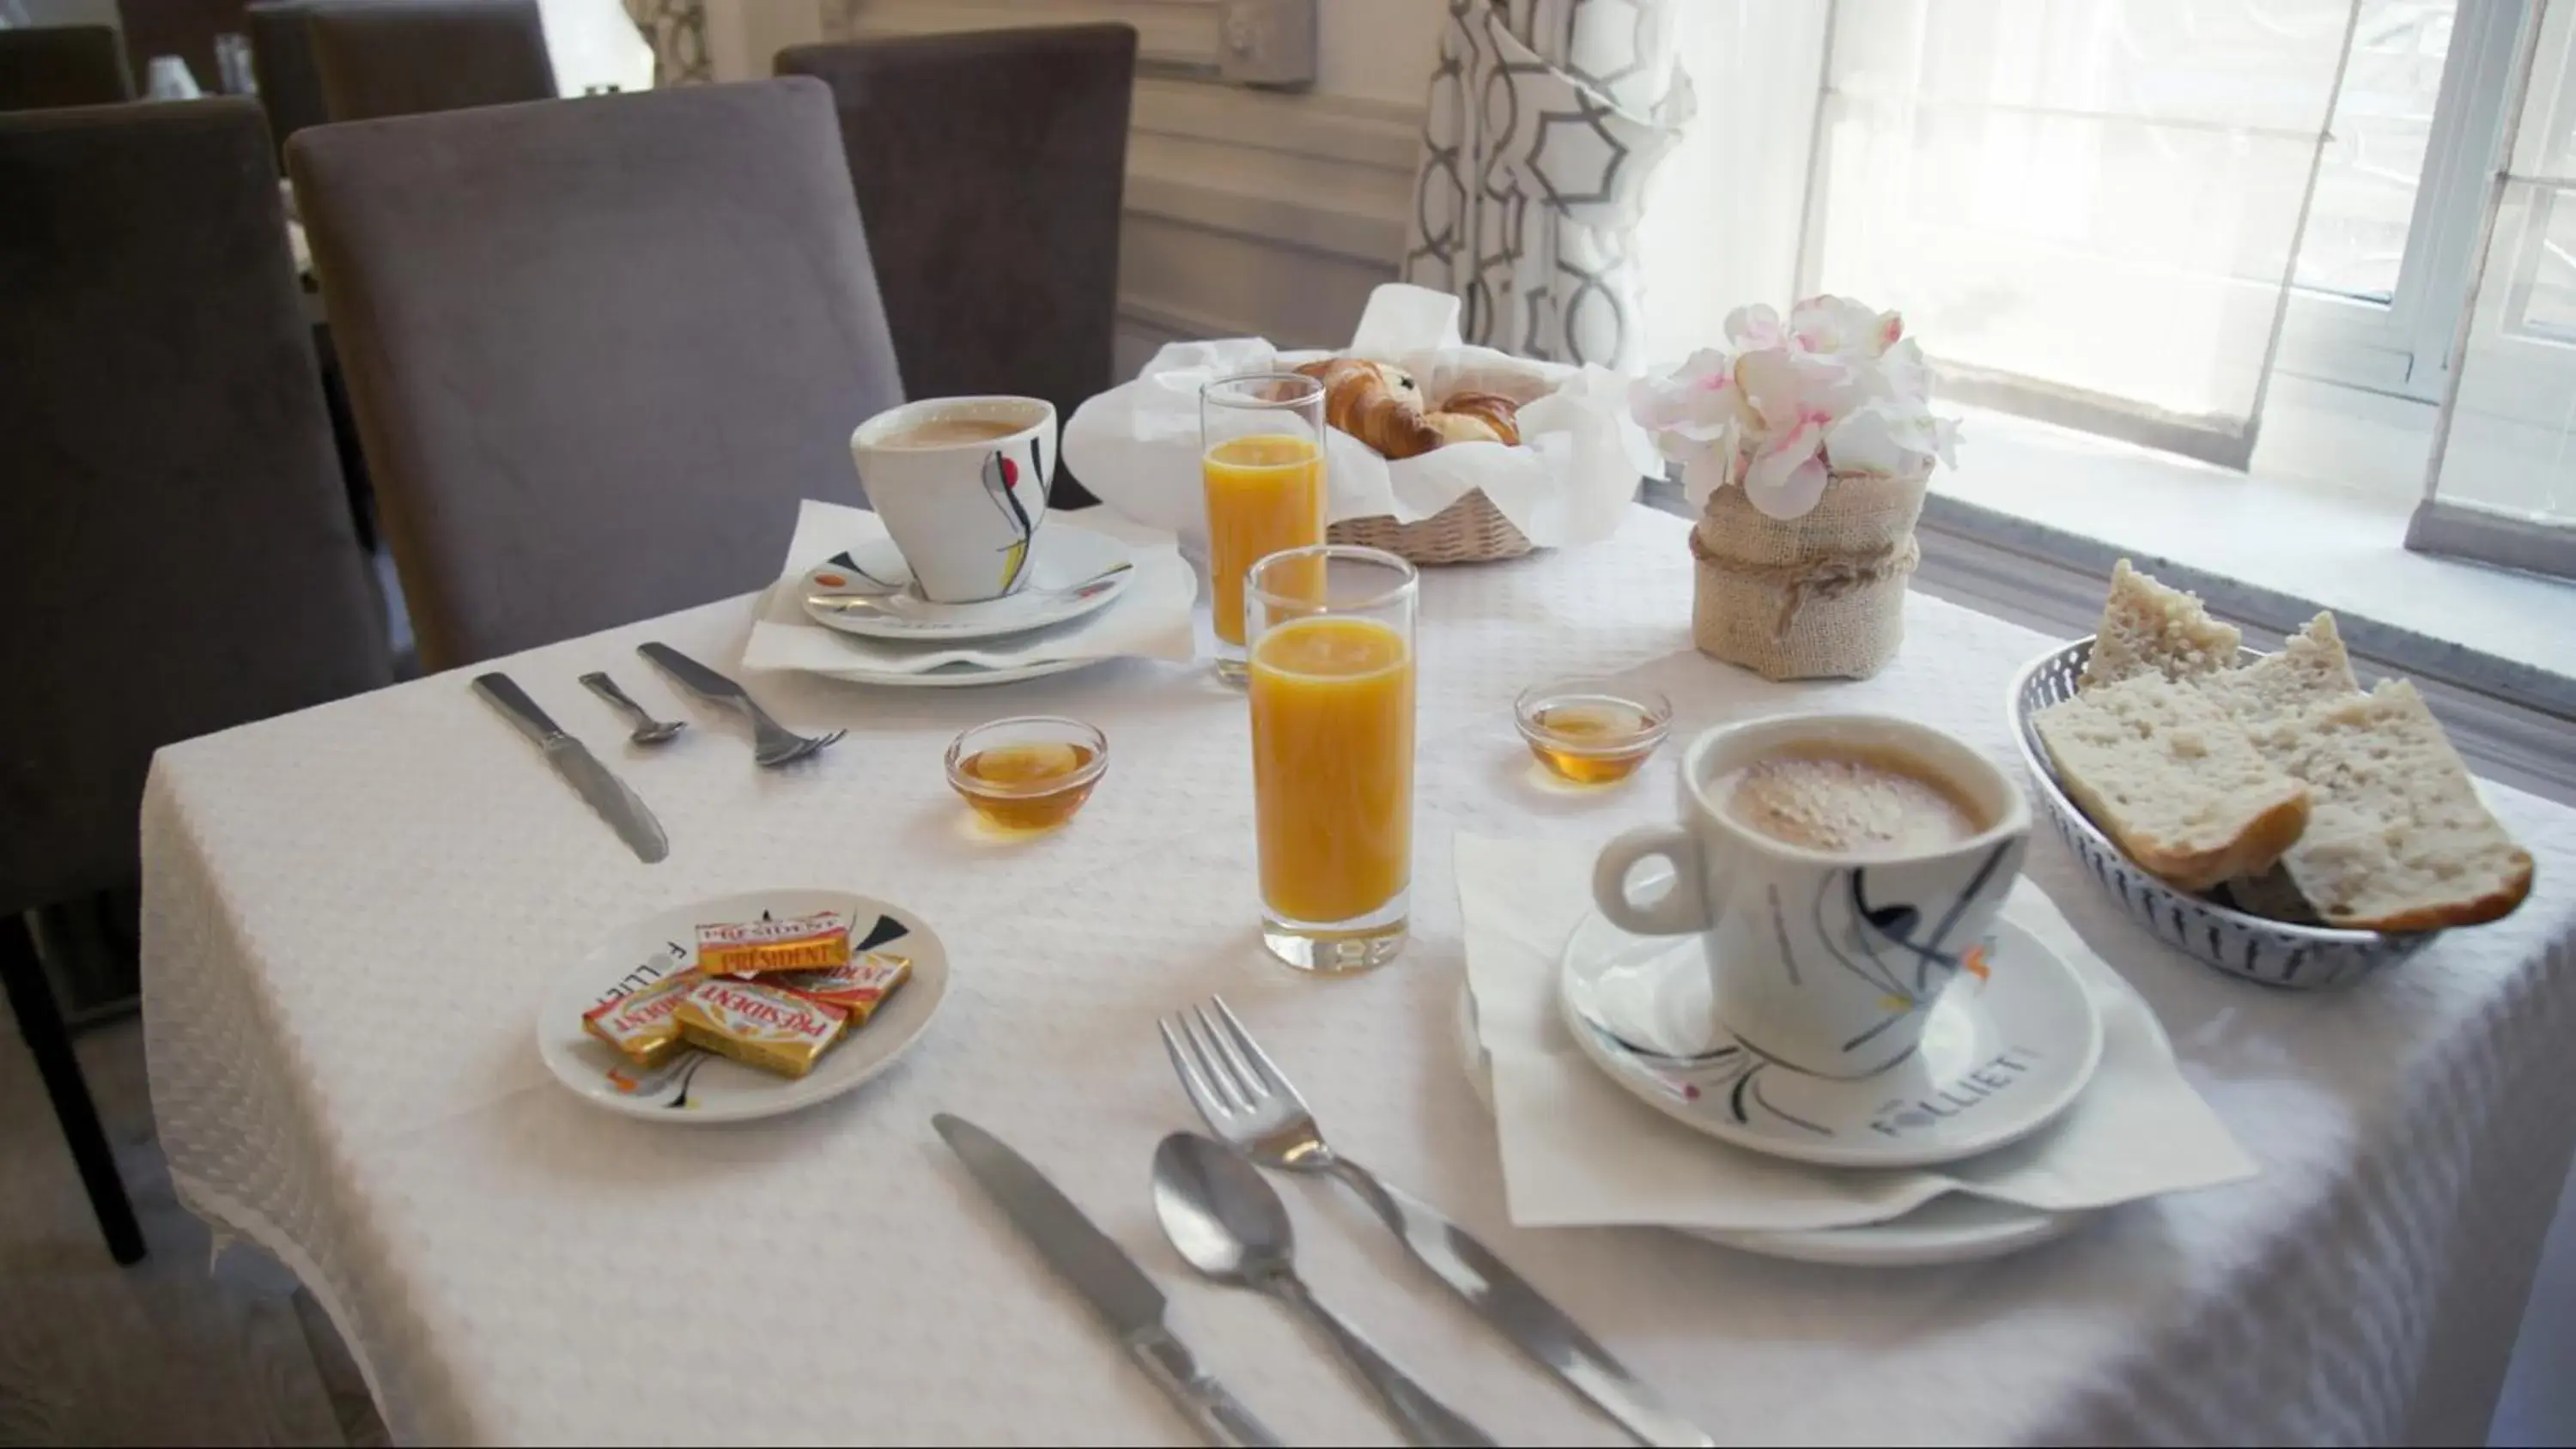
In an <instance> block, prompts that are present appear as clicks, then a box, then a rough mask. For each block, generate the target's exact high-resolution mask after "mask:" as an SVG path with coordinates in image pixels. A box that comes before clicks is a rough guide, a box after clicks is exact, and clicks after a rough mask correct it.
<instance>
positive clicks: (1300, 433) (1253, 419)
mask: <svg viewBox="0 0 2576 1449" xmlns="http://www.w3.org/2000/svg"><path fill="white" fill-rule="evenodd" d="M1199 446H1200V449H1201V452H1200V458H1199V473H1200V476H1201V479H1202V480H1203V481H1204V482H1205V483H1206V485H1207V515H1208V584H1209V586H1210V587H1209V592H1210V594H1211V596H1212V602H1211V605H1210V607H1211V608H1212V609H1213V611H1214V614H1215V623H1216V638H1217V655H1216V671H1217V673H1218V674H1219V675H1220V676H1222V677H1223V678H1225V679H1227V680H1230V681H1232V682H1234V683H1237V684H1240V683H1242V682H1243V677H1244V672H1243V657H1244V652H1243V651H1244V642H1245V641H1244V629H1243V576H1244V575H1245V574H1247V573H1249V572H1251V570H1252V566H1253V565H1254V564H1256V563H1259V562H1260V561H1261V560H1262V559H1263V558H1265V557H1267V556H1269V555H1271V554H1274V553H1277V552H1279V551H1280V550H1281V549H1289V548H1302V547H1304V546H1306V545H1308V544H1315V543H1322V542H1323V541H1324V515H1325V499H1326V494H1325V481H1324V385H1323V384H1322V383H1320V382H1317V381H1316V380H1315V379H1313V378H1311V377H1307V376H1304V375H1302V374H1300V373H1294V372H1251V373H1241V374H1238V375H1236V376H1233V377H1221V378H1218V379H1217V380H1216V381H1214V382H1211V383H1209V384H1208V385H1207V386H1206V387H1203V388H1201V389H1200V390H1199Z"/></svg>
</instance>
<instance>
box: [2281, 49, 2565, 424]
mask: <svg viewBox="0 0 2576 1449" xmlns="http://www.w3.org/2000/svg"><path fill="white" fill-rule="evenodd" d="M2529 4H2530V0H2466V3H2463V4H2462V5H2461V6H2460V7H2459V10H2458V12H2457V15H2456V17H2455V18H2454V20H2453V21H2452V31H2451V45H2450V50H2449V52H2448V53H2447V54H2446V55H2445V57H2444V59H2443V63H2442V85H2441V89H2440V91H2439V92H2438V94H2437V96H2436V98H2435V100H2434V105H2433V126H2432V131H2431V133H2430V134H2429V135H2428V136H2427V137H2426V138H2425V147H2424V172H2423V176H2422V178H2421V179H2420V180H2419V181H2418V183H2417V185H2416V188H2415V209H2414V213H2413V215H2412V217H2411V219H2410V220H2409V222H2408V226H2407V233H2406V255H2405V257H2404V259H2403V260H2402V261H2401V262H2400V263H2399V265H2398V275H2397V285H2396V287H2395V288H2394V290H2393V291H2392V293H2391V294H2390V297H2389V300H2388V301H2386V302H2373V301H2369V300H2367V299H2365V298H2360V297H2347V296H2340V295H2337V294H2335V293H2331V292H2325V291H2320V290H2317V289H2314V288H2309V287H2302V286H2298V285H2297V284H2295V283H2293V285H2292V286H2291V289H2290V296H2289V307H2288V312H2287V315H2286V316H2285V317H2284V318H2283V319H2282V328H2281V344H2280V352H2279V354H2278V356H2277V358H2276V360H2275V363H2274V365H2275V366H2276V367H2277V368H2278V369H2279V370H2280V371H2283V372H2288V373H2292V374H2295V375H2297V376H2301V377H2305V378H2310V379H2313V380H2315V381H2318V382H2324V383H2331V384H2336V385H2339V386H2344V387H2353V388H2359V389H2362V390H2363V391H2366V392H2377V393H2386V394H2389V395H2391V396H2395V397H2402V398H2410V399H2413V400H2414V401H2417V402H2422V403H2429V404H2435V405H2438V404H2439V403H2440V402H2441V401H2442V397H2443V394H2444V392H2445V391H2446V389H2447V387H2448V385H2449V374H2450V367H2451V358H2452V350H2453V348H2454V347H2455V346H2456V344H2457V340H2458V338H2459V336H2460V321H2461V316H2462V312H2463V309H2464V308H2465V307H2466V306H2467V303H2468V292H2469V282H2470V279H2471V277H2472V275H2473V274H2474V272H2475V270H2476V267H2477V251H2478V242H2479V230H2480V227H2481V224H2482V221H2483V217H2484V213H2485V209H2486V204H2487V197H2488V189H2489V182H2490V180H2491V179H2492V176H2493V169H2494V157H2495V155H2496V148H2497V147H2498V146H2500V145H2502V144H2503V127H2504V113H2505V110H2506V102H2507V100H2508V92H2507V87H2508V83H2509V82H2510V81H2511V79H2512V76H2513V66H2514V52H2515V43H2516V40H2517V38H2518V36H2519V35H2520V34H2521V30H2522V23H2523V17H2524V14H2525V12H2526V11H2527V9H2528V8H2529Z"/></svg>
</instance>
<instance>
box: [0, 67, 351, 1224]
mask: <svg viewBox="0 0 2576 1449" xmlns="http://www.w3.org/2000/svg"><path fill="white" fill-rule="evenodd" d="M0 196H5V197H7V198H9V201H8V204H7V205H5V206H0V296H6V297H9V298H11V299H13V301H12V302H11V304H10V305H7V306H0V377H5V378H6V379H8V382H7V384H6V385H5V386H0V438H6V439H8V440H9V442H8V446H6V447H0V618H5V619H6V620H8V625H7V627H6V628H5V629H0V679H5V680H7V681H8V688H9V691H10V695H11V697H12V698H13V699H14V700H15V701H17V704H16V706H15V707H13V708H10V709H6V710H0V820H5V821H6V822H7V826H6V828H5V829H0V981H5V984H6V985H7V988H8V994H9V1002H10V1006H11V1008H12V1009H13V1010H14V1011H15V1012H16V1014H17V1018H18V1027H19V1030H20V1032H21V1033H23V1034H24V1035H25V1036H26V1038H27V1042H28V1045H29V1047H30V1048H31V1049H33V1050H34V1052H35V1054H36V1059H37V1062H38V1065H39V1066H40V1067H42V1068H43V1072H44V1077H45V1085H46V1087H47V1089H48V1091H49V1092H50V1093H51V1094H52V1096H53V1099H54V1105H55V1108H56V1111H57V1113H58V1114H59V1115H60V1116H61V1118H62V1122H63V1130H64V1133H65V1135H66V1136H67V1137H69V1138H70V1139H71V1144H72V1151H73V1156H74V1157H75V1159H76V1160H77V1161H78V1163H79V1165H80V1168H81V1174H82V1177H83V1179H84V1180H85V1181H86V1183H87V1184H88V1187H89V1190H90V1196H91V1201H92V1203H93V1205H95V1206H96V1207H97V1209H98V1214H99V1222H100V1225H101V1226H102V1227H103V1228H104V1229H105V1230H106V1233H107V1237H108V1242H109V1246H110V1248H111V1250H112V1251H113V1252H114V1253H115V1254H116V1256H117V1258H118V1260H119V1261H121V1262H131V1261H133V1260H134V1259H135V1258H137V1257H140V1256H141V1255H142V1252H143V1243H142V1238H141V1236H140V1234H139V1233H138V1232H137V1230H136V1227H135V1223H134V1216H133V1213H132V1211H131V1209H130V1208H129V1207H128V1205H127V1203H126V1200H125V1195H124V1190H123V1188H122V1186H121V1184H120V1183H119V1181H118V1178H117V1175H116V1167H115V1161H114V1159H113V1157H112V1156H110V1154H109V1152H108V1147H107V1142H106V1139H105V1137H104V1136H102V1135H101V1133H100V1131H99V1126H98V1119H97V1115H96V1114H95V1112H93V1111H92V1110H91V1106H90V1102H89V1096H88V1093H87V1091H86V1089H85V1088H84V1087H83V1086H82V1084H81V1079H80V1069H79V1067H78V1066H77V1065H76V1064H75V1063H74V1061H73V1059H72V1055H71V1045H70V1038H69V1036H68V1034H67V1033H66V1032H65V1030H64V1027H63V1022H62V1017H61V1015H60V1013H59V1012H58V1011H57V1010H56V1008H55V1003H54V999H53V994H52V992H51V990H50V989H49V988H48V986H47V984H46V982H45V979H44V976H43V974H42V972H41V971H40V970H39V969H38V967H37V964H36V960H35V956H34V951H33V944H32V942H31V941H30V940H29V938H28V935H27V932H26V931H25V929H24V927H23V924H22V914H23V913H24V912H26V911H28V910H30V909H33V908H36V907H40V906H49V905H54V904H59V903H62V902H66V901H69V900H71V899H73V898H74V897H77V896H80V895H82V894H84V893H86V892H90V891H94V890H98V889H101V888H103V887H108V886H112V885H115V884H117V883H119V882H122V881H125V880H128V879H130V878H131V877H132V876H133V875H134V874H135V871H136V868H137V859H136V850H137V846H136V839H137V830H136V825H135V821H136V810H137V807H138V805H139V803H140V801H141V800H142V797H143V780H144V774H145V771H146V769H147V767H148V766H149V765H150V763H151V760H152V753H153V751H154V750H156V749H158V748H160V747H161V746H162V745H165V744H168V743H170V742H172V741H174V740H182V739H187V738H189V737H191V736H194V735H201V734H206V733H209V732H211V731H214V730H220V729H226V728H229V727H231V726H233V725H237V724H241V723H243V722H245V721H248V720H255V719H260V718H263V717H265V716H268V715H274V714H280V713H283V712H285V711H288V710H294V709H301V708H303V707H305V706H307V705H312V704H318V703H320V702H322V701H324V700H328V699H334V698H337V697H339V696H342V695H346V694H353V693H356V692H357V691H360V690H364V689H371V688H374V687H376V686H377V685H381V684H384V683H386V682H387V681H388V680H390V679H391V677H392V666H391V663H390V661H389V660H388V659H387V657H386V646H385V635H384V619H383V613H382V604H381V602H380V601H379V600H378V599H377V598H376V596H375V593H374V589H373V587H372V585H371V583H370V581H369V579H368V577H367V573H366V567H365V561H364V556H363V555H362V554H360V553H359V551H358V547H357V544H356V542H355V540H354V539H353V538H352V537H351V534H350V524H349V510H348V506H347V504H346V502H345V501H344V500H343V498H342V497H341V492H340V477H339V471H338V468H337V467H336V465H335V464H334V463H333V461H332V455H331V439H330V434H329V432H328V431H327V429H326V428H325V426H324V424H323V419H322V395H321V390H320V387H319V385H318V384H317V382H316V380H315V377H314V370H313V352H312V343H311V341H310V339H309V337H308V336H307V334H306V329H305V322H304V313H303V307H302V303H301V301H300V299H299V296H298V294H297V291H296V285H295V277H294V272H293V267H292V264H291V263H290V262H289V260H288V257H287V250H286V222H285V217H284V215H283V213H282V212H281V210H280V209H279V205H278V195H277V184H276V173H275V172H274V171H273V170H272V169H271V167H270V161H269V153H268V132H267V129H266V127H265V125H264V124H263V123H262V120H261V117H260V112H259V107H258V106H257V105H255V104H254V103H252V102H250V101H248V100H214V101H191V102H179V103H173V104H168V105H149V106H100V107H85V108H81V109H77V110H58V111H28V112H23V113H20V114H16V115H10V116H0Z"/></svg>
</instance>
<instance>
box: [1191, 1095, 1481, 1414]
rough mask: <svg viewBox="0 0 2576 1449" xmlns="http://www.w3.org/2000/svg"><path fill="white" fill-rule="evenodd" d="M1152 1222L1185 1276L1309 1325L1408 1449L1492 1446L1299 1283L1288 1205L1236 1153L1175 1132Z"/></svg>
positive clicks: (1215, 1142) (1300, 1280) (1220, 1145)
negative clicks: (1295, 1314)
mask: <svg viewBox="0 0 2576 1449" xmlns="http://www.w3.org/2000/svg"><path fill="white" fill-rule="evenodd" d="M1154 1215H1155V1216H1157V1217H1159V1218H1161V1219H1162V1220H1163V1236H1165V1237H1167V1238H1170V1239H1171V1240H1172V1246H1173V1247H1175V1248H1177V1249H1179V1250H1180V1254H1181V1256H1182V1257H1184V1258H1186V1259H1188V1260H1189V1264H1190V1266H1191V1267H1193V1268H1196V1269H1198V1270H1199V1271H1200V1272H1201V1273H1204V1274H1206V1275H1207V1276H1208V1277H1210V1278H1212V1279H1215V1280H1216V1281H1217V1282H1219V1283H1230V1284H1232V1285H1234V1286H1235V1287H1238V1288H1254V1289H1258V1290H1260V1291H1261V1292H1264V1293H1267V1294H1269V1295H1270V1296H1271V1297H1273V1298H1276V1299H1278V1300H1279V1301H1280V1302H1282V1303H1285V1304H1287V1305H1289V1306H1290V1307H1292V1308H1295V1309H1296V1310H1297V1311H1299V1312H1301V1313H1303V1314H1305V1315H1306V1316H1307V1317H1308V1318H1309V1319H1312V1320H1313V1321H1314V1323H1315V1324H1316V1326H1317V1327H1319V1328H1321V1329H1323V1330H1324V1334H1325V1336H1326V1337H1328V1338H1330V1339H1331V1340H1332V1344H1333V1347H1334V1348H1335V1349H1338V1350H1339V1351H1340V1352H1341V1355H1342V1359H1343V1361H1344V1362H1346V1363H1348V1364H1349V1365H1350V1366H1351V1369H1352V1370H1353V1371H1354V1372H1355V1373H1357V1374H1358V1375H1359V1376H1360V1378H1361V1380H1362V1381H1363V1382H1365V1383H1366V1384H1367V1385H1368V1386H1369V1388H1370V1389H1371V1390H1372V1391H1374V1392H1375V1393H1376V1394H1377V1396H1378V1399H1379V1401H1380V1402H1382V1403H1383V1404H1385V1406H1386V1409H1387V1412H1388V1414H1390V1415H1391V1416H1393V1418H1394V1419H1395V1422H1396V1426H1397V1427H1398V1428H1401V1429H1402V1430H1403V1431H1404V1437H1405V1438H1406V1440H1407V1441H1409V1442H1411V1443H1415V1444H1470V1445H1486V1444H1491V1443H1493V1442H1494V1441H1493V1440H1492V1439H1491V1438H1489V1437H1488V1436H1487V1435H1486V1433H1485V1431H1484V1430H1482V1429H1479V1428H1477V1427H1476V1426H1475V1425H1474V1424H1471V1423H1469V1422H1468V1421H1467V1420H1466V1418H1465V1417H1463V1416H1462V1415H1460V1414H1459V1413H1458V1412H1457V1411H1456V1410H1455V1409H1452V1408H1450V1407H1449V1406H1448V1405H1446V1404H1443V1403H1441V1402H1440V1401H1439V1400H1438V1399H1435V1398H1433V1397H1431V1394H1430V1391H1429V1390H1427V1389H1425V1388H1423V1387H1422V1385H1420V1384H1417V1383H1415V1382H1414V1381H1413V1380H1412V1378H1411V1377H1410V1376H1408V1375H1407V1374H1406V1373H1405V1372H1404V1370H1402V1369H1400V1368H1397V1367H1396V1366H1395V1365H1394V1364H1392V1363H1390V1362H1388V1361H1387V1358H1386V1355H1384V1354H1382V1353H1379V1352H1378V1351H1377V1348H1376V1347H1375V1346H1374V1345H1372V1344H1371V1343H1370V1342H1369V1341H1368V1340H1367V1339H1366V1338H1363V1337H1361V1335H1360V1331H1359V1330H1358V1329H1356V1328H1353V1327H1351V1326H1350V1324H1348V1323H1346V1322H1344V1321H1343V1320H1342V1319H1341V1318H1340V1317H1339V1316H1338V1315H1336V1314H1335V1313H1334V1312H1333V1311H1332V1310H1331V1309H1328V1308H1326V1307H1325V1306H1324V1305H1323V1304H1321V1303H1318V1302H1316V1301H1315V1295H1314V1294H1313V1293H1312V1292H1311V1291H1309V1290H1308V1289H1307V1287H1306V1283H1305V1280H1304V1279H1301V1278H1299V1277H1298V1276H1297V1269H1296V1264H1295V1261H1294V1258H1295V1254H1296V1247H1297V1244H1296V1239H1295V1235H1294V1232H1293V1230H1292V1229H1291V1228H1290V1227H1289V1223H1288V1207H1287V1204H1285V1203H1282V1202H1281V1201H1280V1200H1279V1194H1278V1193H1277V1192H1276V1191H1275V1190H1273V1189H1272V1188H1271V1186H1270V1184H1269V1182H1268V1181H1267V1180H1266V1179H1264V1178H1263V1177H1262V1175H1261V1169H1259V1168H1257V1167H1254V1166H1253V1165H1252V1164H1251V1163H1250V1162H1248V1161H1246V1160H1245V1159H1244V1158H1243V1157H1242V1156H1241V1155H1240V1154H1238V1153H1236V1152H1235V1151H1234V1150H1233V1149H1232V1148H1229V1147H1227V1146H1226V1145H1225V1144H1223V1143H1221V1142H1218V1141H1215V1140H1214V1139H1212V1138H1207V1137H1201V1136H1200V1135H1198V1134H1197V1133H1195V1132H1175V1133H1173V1134H1172V1135H1171V1136H1169V1137H1166V1138H1164V1139H1163V1142H1162V1145H1161V1146H1159V1147H1157V1148H1155V1149H1154Z"/></svg>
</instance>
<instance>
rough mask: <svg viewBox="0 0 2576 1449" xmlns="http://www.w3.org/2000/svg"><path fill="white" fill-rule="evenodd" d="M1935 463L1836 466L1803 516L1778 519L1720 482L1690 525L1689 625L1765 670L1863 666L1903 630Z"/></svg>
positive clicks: (1706, 640) (1802, 673) (1774, 674)
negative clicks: (1862, 470) (1909, 468)
mask: <svg viewBox="0 0 2576 1449" xmlns="http://www.w3.org/2000/svg"><path fill="white" fill-rule="evenodd" d="M1929 478H1930V475H1929V474H1928V473H1926V474H1922V475H1918V476H1915V477H1911V478H1888V477H1882V476H1877V475H1872V474H1858V473H1854V474H1841V473H1838V474H1836V475H1834V478H1833V480H1832V482H1831V483H1829V484H1828V485H1827V486H1826V488H1825V492H1824V496H1823V498H1822V499H1820V500H1819V501H1818V502H1817V504H1816V507H1815V508H1814V509H1813V510H1812V511H1810V512H1809V513H1807V514H1806V515H1805V516H1804V517H1800V518H1793V519H1785V520H1784V519H1777V518H1772V517H1770V516H1768V515H1767V514H1764V513H1763V512H1762V511H1761V510H1759V509H1757V508H1755V507H1754V506H1753V505H1752V503H1751V502H1750V501H1749V500H1747V499H1746V498H1745V496H1744V490H1743V489H1741V488H1732V487H1730V488H1721V489H1719V490H1717V491H1716V492H1715V493H1713V494H1711V495H1710V497H1709V501H1708V507H1707V509H1706V510H1705V511H1704V512H1703V514H1702V515H1701V518H1700V522H1699V526H1698V527H1696V528H1694V529H1692V530H1691V556H1692V557H1693V558H1694V559H1696V560H1697V561H1698V570H1697V587H1696V589H1695V591H1694V598H1693V603H1692V618H1691V635H1692V639H1693V641H1694V642H1695V643H1697V644H1698V646H1699V648H1700V650H1701V652H1703V653H1706V654H1710V655H1713V656H1715V657H1716V658H1719V659H1723V660H1726V661H1727V662H1729V663H1731V664H1740V665H1742V666H1744V667H1745V668H1747V669H1751V670H1754V671H1756V672H1757V673H1759V674H1761V675H1762V676H1763V677H1764V678H1767V679H1819V678H1829V677H1836V676H1844V677H1851V678H1865V677H1867V676H1869V675H1871V674H1875V673H1877V672H1878V671H1879V669H1880V668H1882V667H1883V666H1885V665H1886V663H1887V661H1888V660H1889V659H1891V658H1894V657H1895V654H1896V648H1897V645H1898V644H1899V643H1901V642H1902V641H1903V639H1904V637H1905V580H1906V578H1907V577H1908V576H1909V575H1911V574H1912V573H1913V572H1914V568H1915V565H1916V564H1917V563H1918V562H1920V561H1921V558H1922V551H1921V549H1920V548H1919V547H1918V546H1917V545H1916V543H1915V540H1914V523H1915V520H1916V518H1917V517H1919V516H1920V515H1921V513H1922V511H1923V493H1924V486H1925V484H1926V483H1927V482H1928V480H1929Z"/></svg>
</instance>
